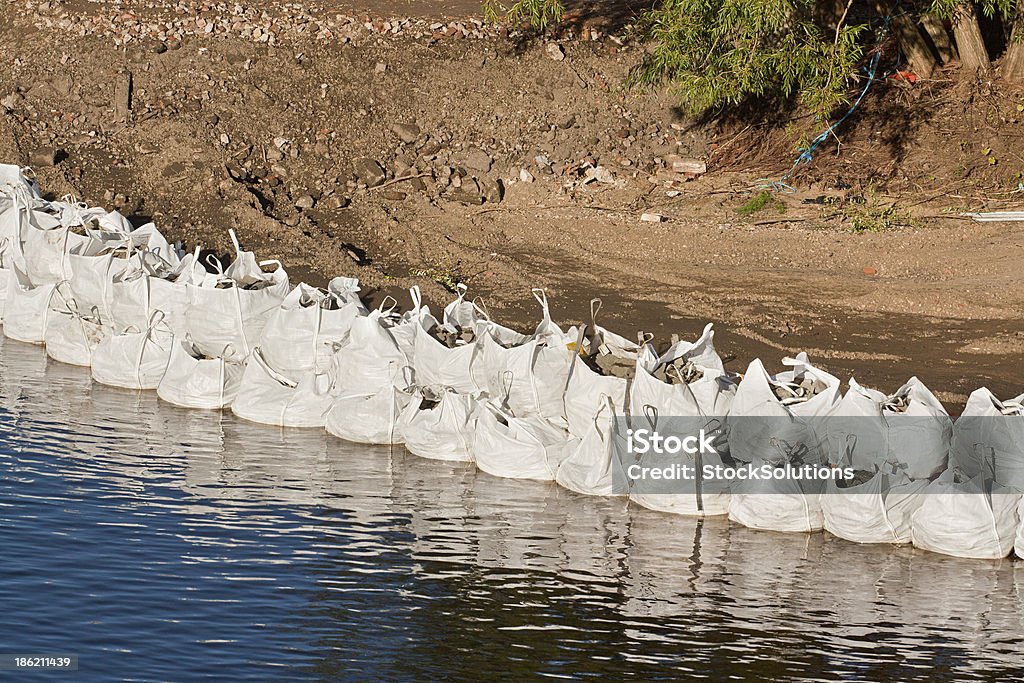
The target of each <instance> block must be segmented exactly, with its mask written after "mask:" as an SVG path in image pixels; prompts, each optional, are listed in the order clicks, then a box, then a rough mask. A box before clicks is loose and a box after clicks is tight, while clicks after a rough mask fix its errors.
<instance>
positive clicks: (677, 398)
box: [629, 323, 736, 417]
mask: <svg viewBox="0 0 1024 683" xmlns="http://www.w3.org/2000/svg"><path fill="white" fill-rule="evenodd" d="M714 338H715V333H714V330H713V329H712V325H711V324H710V323H709V324H708V325H707V326H706V327H705V328H704V332H703V333H702V334H701V336H700V338H699V339H698V340H697V341H695V342H692V343H690V342H686V341H676V342H674V343H673V344H672V345H671V346H670V347H669V349H668V350H667V351H666V352H665V353H663V354H661V356H654V355H652V354H639V355H638V357H637V364H636V375H635V376H634V378H633V382H632V384H631V385H630V398H629V404H630V407H631V411H630V412H631V414H632V415H640V414H641V413H642V412H643V411H644V410H646V407H647V406H651V407H653V408H654V409H655V410H656V411H657V413H658V414H659V415H666V416H668V415H680V416H687V417H691V416H697V415H707V416H717V417H725V416H726V415H727V414H728V413H729V409H730V407H731V406H732V400H733V397H734V396H735V395H736V383H735V382H734V381H733V380H732V378H730V377H729V376H728V375H727V374H726V372H725V367H724V366H723V364H722V359H721V358H720V357H719V355H718V353H717V352H716V351H715V345H714ZM679 361H683V362H685V363H686V367H687V368H689V369H690V372H691V373H692V377H684V376H683V375H682V374H681V373H680V372H679V370H678V363H679ZM659 371H660V372H663V373H668V374H673V373H674V379H675V380H676V381H675V383H672V384H670V383H668V382H666V381H664V380H662V379H659V378H658V377H656V376H655V373H656V372H659Z"/></svg>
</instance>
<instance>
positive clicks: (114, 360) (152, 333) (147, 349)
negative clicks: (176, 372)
mask: <svg viewBox="0 0 1024 683" xmlns="http://www.w3.org/2000/svg"><path fill="white" fill-rule="evenodd" d="M173 347H174V332H173V330H171V328H170V327H169V326H168V325H167V324H166V323H165V322H164V314H163V313H161V312H160V311H156V312H155V313H153V317H152V318H151V319H150V321H149V324H148V325H147V326H146V327H145V328H144V329H142V330H138V329H136V328H134V327H132V328H128V329H126V330H123V331H122V332H121V333H119V334H109V335H107V336H106V337H105V338H104V339H103V340H102V341H101V342H100V343H99V345H97V346H96V348H95V349H94V350H93V352H92V378H93V379H94V380H96V381H97V382H99V383H100V384H106V385H108V386H112V387H121V388H123V389H156V388H157V387H158V386H159V385H160V380H161V379H163V376H164V371H165V370H166V369H167V361H168V360H169V359H170V356H171V349H172V348H173Z"/></svg>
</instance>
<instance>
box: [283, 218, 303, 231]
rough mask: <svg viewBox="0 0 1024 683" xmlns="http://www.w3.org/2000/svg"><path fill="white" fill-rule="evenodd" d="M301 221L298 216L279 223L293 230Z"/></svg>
mask: <svg viewBox="0 0 1024 683" xmlns="http://www.w3.org/2000/svg"><path fill="white" fill-rule="evenodd" d="M301 220H302V219H301V218H299V217H298V216H288V217H286V218H285V219H284V220H283V221H281V222H282V223H284V224H285V225H287V226H288V227H289V228H294V227H295V226H297V225H298V224H299V223H300V222H301Z"/></svg>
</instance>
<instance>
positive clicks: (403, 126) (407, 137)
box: [391, 123, 420, 145]
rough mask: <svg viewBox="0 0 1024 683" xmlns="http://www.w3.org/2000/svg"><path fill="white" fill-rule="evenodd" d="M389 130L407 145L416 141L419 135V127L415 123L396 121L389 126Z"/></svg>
mask: <svg viewBox="0 0 1024 683" xmlns="http://www.w3.org/2000/svg"><path fill="white" fill-rule="evenodd" d="M391 132H393V133H394V134H395V135H397V136H398V139H399V140H401V141H402V142H404V143H405V144H407V145H410V144H412V143H414V142H416V140H417V139H418V138H419V137H420V127H419V126H417V125H416V124H415V123H396V124H395V125H393V126H391Z"/></svg>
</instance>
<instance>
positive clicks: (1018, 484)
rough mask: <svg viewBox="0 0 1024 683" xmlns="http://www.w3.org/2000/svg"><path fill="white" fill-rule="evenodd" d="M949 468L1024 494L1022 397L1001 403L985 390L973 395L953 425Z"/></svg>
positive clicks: (1023, 400) (1023, 406) (1023, 412)
mask: <svg viewBox="0 0 1024 683" xmlns="http://www.w3.org/2000/svg"><path fill="white" fill-rule="evenodd" d="M950 464H951V465H952V466H955V467H956V468H957V469H959V470H960V471H961V472H963V474H964V476H966V477H970V478H973V477H976V476H977V475H979V474H982V473H984V474H985V475H986V477H987V478H989V479H992V480H993V481H995V482H996V483H997V484H1002V485H1003V486H1008V487H1012V488H1015V489H1017V490H1020V491H1024V394H1022V395H1020V396H1018V397H1016V398H1013V399H1010V400H1008V401H1000V400H999V399H998V398H996V397H995V395H993V394H992V392H991V391H989V390H988V389H984V388H983V389H978V390H977V391H975V392H974V393H972V394H971V395H970V396H969V397H968V398H967V405H966V406H965V407H964V412H963V414H961V415H960V417H958V418H957V419H956V422H954V423H953V441H952V447H951V453H950Z"/></svg>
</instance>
